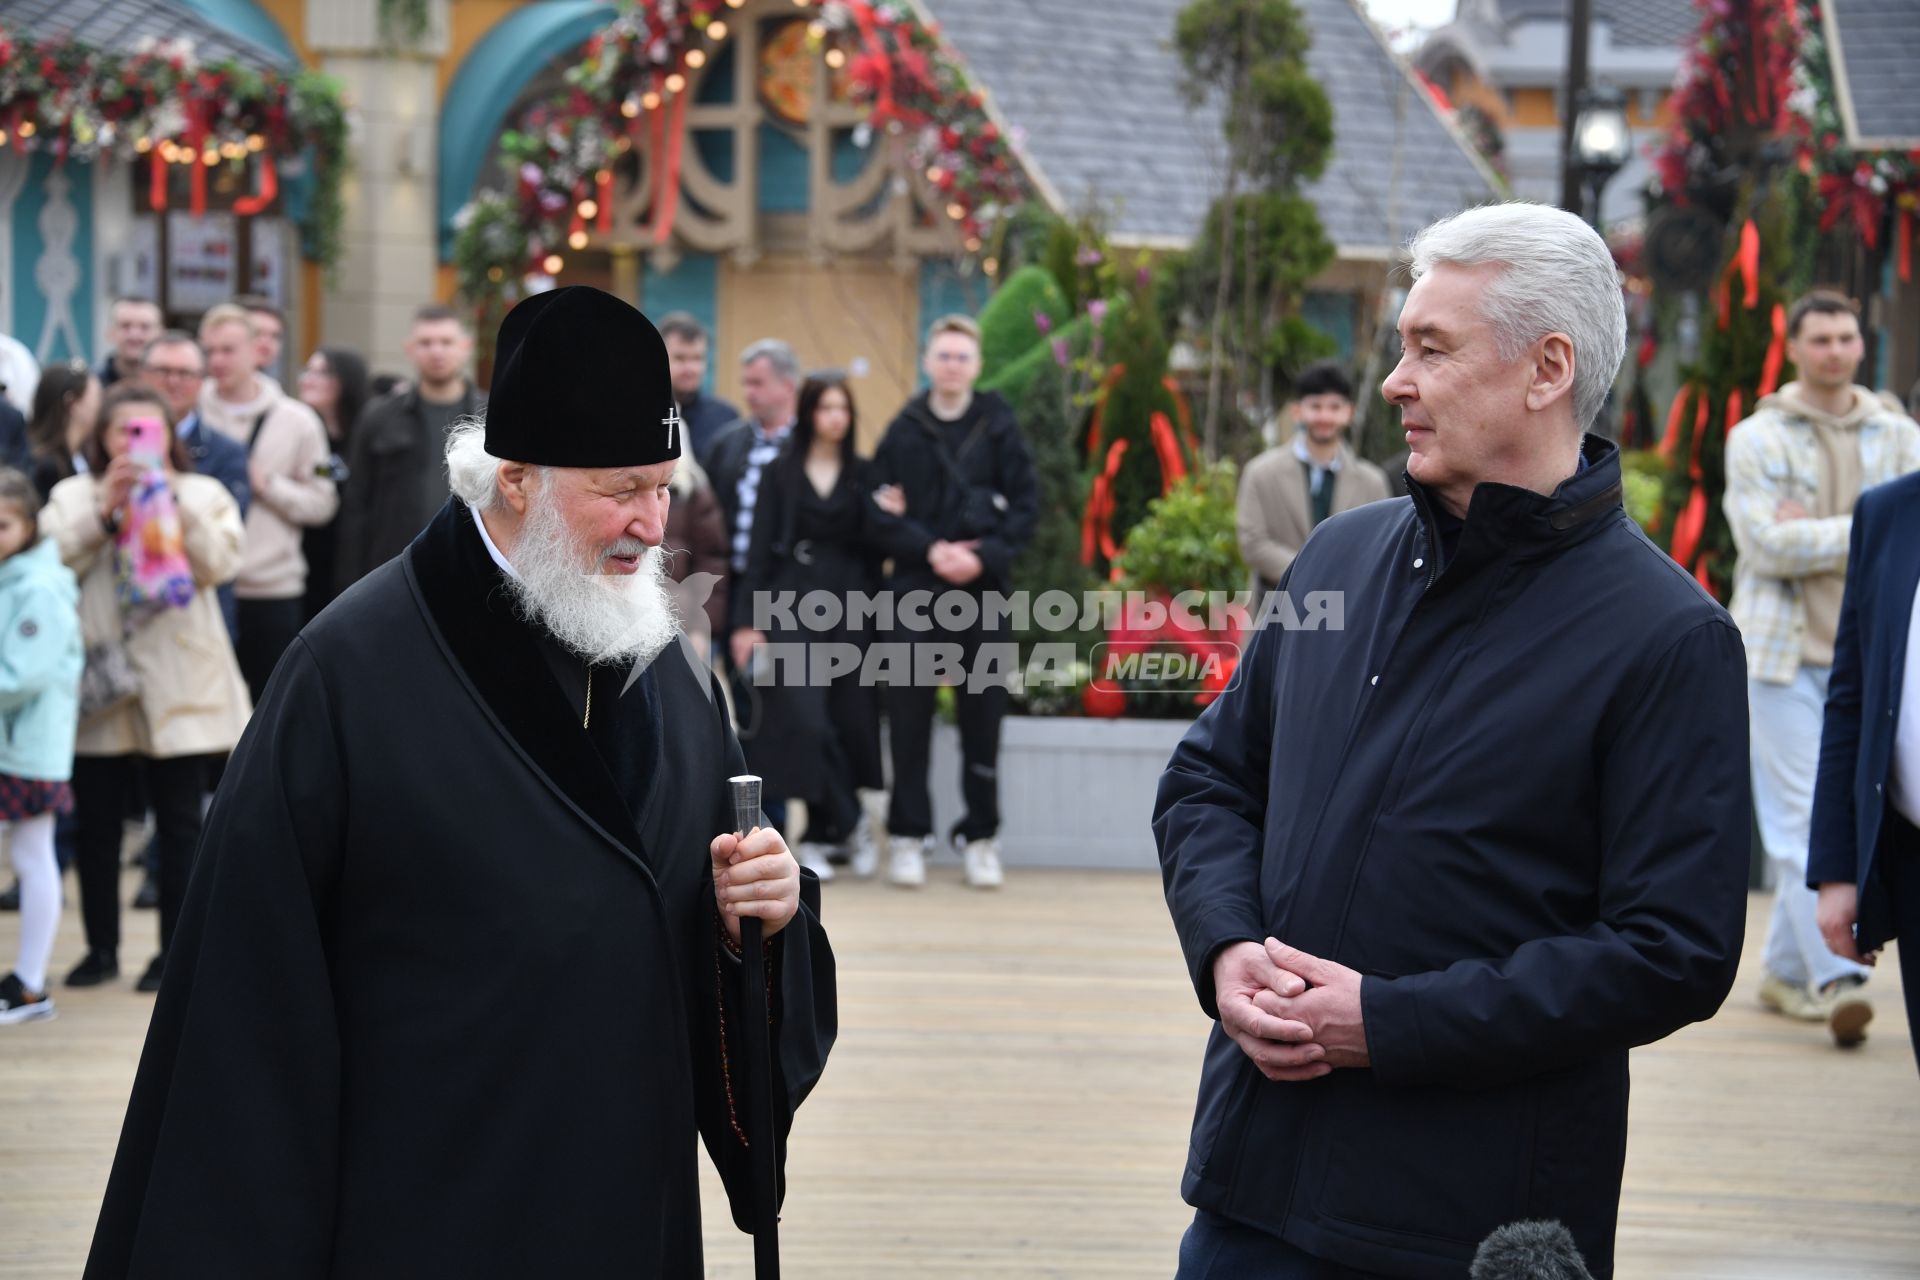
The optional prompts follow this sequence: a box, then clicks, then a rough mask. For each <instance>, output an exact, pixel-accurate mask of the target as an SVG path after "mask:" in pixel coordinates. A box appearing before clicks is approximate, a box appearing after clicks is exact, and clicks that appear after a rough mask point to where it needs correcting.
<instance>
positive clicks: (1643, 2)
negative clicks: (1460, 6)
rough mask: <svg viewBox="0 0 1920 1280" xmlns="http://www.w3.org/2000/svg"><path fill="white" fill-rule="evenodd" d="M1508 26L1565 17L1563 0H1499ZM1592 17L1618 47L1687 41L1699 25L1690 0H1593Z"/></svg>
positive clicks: (1697, 12) (1667, 45)
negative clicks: (1608, 32) (1608, 29)
mask: <svg viewBox="0 0 1920 1280" xmlns="http://www.w3.org/2000/svg"><path fill="white" fill-rule="evenodd" d="M1499 5H1500V16H1501V17H1502V18H1503V19H1504V20H1505V21H1506V24H1507V25H1508V26H1514V25H1517V24H1519V23H1521V22H1525V21H1527V20H1528V19H1530V18H1532V19H1546V20H1548V21H1552V22H1565V21H1566V20H1567V10H1568V7H1569V6H1568V3H1567V0H1499ZM1593 19H1594V21H1595V22H1604V23H1606V24H1607V25H1608V26H1609V27H1611V28H1612V31H1613V43H1614V44H1615V46H1617V47H1621V48H1652V49H1662V48H1669V47H1672V46H1674V45H1684V44H1687V43H1688V42H1689V41H1690V40H1691V39H1692V37H1693V33H1694V32H1695V31H1696V30H1698V29H1699V26H1700V11H1699V10H1698V9H1697V8H1695V7H1694V5H1693V0H1594V4H1593Z"/></svg>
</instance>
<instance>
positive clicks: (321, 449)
mask: <svg viewBox="0 0 1920 1280" xmlns="http://www.w3.org/2000/svg"><path fill="white" fill-rule="evenodd" d="M257 342H258V334H257V332H256V330H255V327H254V322H253V317H252V316H251V315H249V314H248V312H247V311H246V310H245V309H243V308H241V307H238V306H233V305H231V304H228V305H223V306H218V307H215V308H214V309H213V310H211V311H209V312H207V314H206V317H205V318H204V319H203V320H201V322H200V346H201V348H202V350H204V351H205V352H206V355H207V382H206V385H205V386H204V387H203V388H202V390H201V392H200V420H201V421H202V422H204V423H206V424H207V425H208V426H210V427H212V428H213V429H214V430H216V431H219V432H221V433H222V434H224V435H227V436H230V437H231V438H233V439H235V440H238V441H239V442H240V443H241V444H243V445H245V446H246V447H247V453H248V463H247V473H248V477H249V479H250V480H251V482H252V485H253V505H252V506H250V507H249V508H248V509H247V546H246V553H245V556H244V558H243V559H242V560H241V562H240V576H239V577H238V578H236V579H235V580H234V584H233V594H234V597H235V600H236V601H237V603H238V612H239V623H240V638H239V643H238V644H236V645H235V646H234V649H235V654H234V656H235V657H237V658H238V659H239V660H240V672H241V674H242V675H244V676H245V677H246V680H247V688H248V690H250V691H251V692H252V694H253V697H254V700H255V701H258V700H259V698H260V691H261V690H262V689H264V688H265V687H266V684H267V677H268V676H270V675H272V674H273V668H274V664H275V663H277V662H279V661H280V655H281V654H282V653H285V652H286V649H287V646H288V645H289V644H291V643H293V638H294V636H296V635H298V634H299V633H300V618H301V600H302V599H303V598H304V596H305V595H306V590H307V559H306V556H305V555H304V554H303V553H302V552H301V550H300V536H301V531H302V530H303V529H304V528H306V527H307V526H310V525H319V524H325V523H326V522H327V521H329V520H331V519H333V515H334V512H335V511H336V510H337V509H338V508H339V505H340V496H339V493H338V491H337V490H336V489H335V488H334V483H333V471H332V468H331V466H330V465H329V458H330V456H331V453H332V446H331V445H330V444H329V443H328V441H327V429H326V427H324V426H322V425H321V422H320V417H319V415H318V414H316V413H314V411H313V410H312V409H309V408H308V407H307V406H306V405H304V404H301V403H300V402H299V401H298V400H295V399H294V398H293V397H292V396H290V395H288V394H287V393H286V392H284V391H282V390H281V389H280V384H279V383H277V382H275V381H274V380H273V379H272V378H269V377H267V376H266V375H265V374H263V373H260V372H259V371H258V360H259V351H258V345H257Z"/></svg>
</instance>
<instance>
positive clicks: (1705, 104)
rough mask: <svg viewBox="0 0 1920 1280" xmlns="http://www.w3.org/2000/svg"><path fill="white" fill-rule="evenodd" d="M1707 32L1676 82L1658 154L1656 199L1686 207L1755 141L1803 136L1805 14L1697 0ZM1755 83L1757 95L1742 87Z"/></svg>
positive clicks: (1774, 1) (1751, 2)
mask: <svg viewBox="0 0 1920 1280" xmlns="http://www.w3.org/2000/svg"><path fill="white" fill-rule="evenodd" d="M1696 4H1697V7H1698V8H1699V9H1700V13H1701V18H1700V29H1699V31H1698V32H1697V33H1696V34H1695V36H1694V39H1693V43H1692V44H1691V45H1690V46H1689V47H1688V49H1687V53H1686V57H1685V58H1684V59H1683V61H1682V62H1681V65H1680V71H1679V74H1678V76H1677V78H1676V80H1675V83H1674V90H1673V95H1672V98H1671V100H1670V103H1669V110H1670V113H1671V115H1672V118H1673V126H1672V128H1671V129H1670V130H1669V131H1668V134H1667V138H1666V141H1665V143H1664V144H1663V145H1662V146H1661V147H1660V149H1659V150H1657V151H1656V152H1655V153H1654V155H1653V168H1654V175H1655V180H1654V193H1655V195H1656V196H1660V197H1664V198H1667V199H1671V200H1673V201H1675V202H1677V203H1681V204H1685V203H1689V202H1690V201H1692V200H1694V199H1697V198H1698V197H1699V196H1700V195H1701V194H1702V193H1703V192H1706V191H1709V190H1711V189H1712V188H1713V187H1714V186H1715V185H1716V184H1717V183H1719V182H1720V181H1721V176H1722V175H1723V174H1725V173H1726V172H1727V171H1728V170H1729V169H1731V168H1733V167H1735V166H1734V164H1733V149H1734V148H1735V147H1737V146H1740V145H1742V144H1743V143H1744V142H1746V141H1748V140H1750V139H1752V138H1753V137H1755V136H1756V135H1766V134H1773V135H1780V136H1787V137H1795V136H1798V134H1799V132H1800V130H1801V129H1802V128H1803V121H1802V118H1801V116H1800V114H1799V112H1798V111H1797V110H1796V109H1795V106H1796V101H1797V100H1795V99H1794V98H1793V89H1794V68H1795V58H1794V50H1795V47H1796V46H1797V45H1798V43H1799V41H1800V37H1801V31H1800V23H1799V15H1798V13H1797V12H1796V11H1795V9H1794V6H1793V5H1792V4H1791V3H1782V2H1781V0H1732V2H1729V0H1696ZM1749 82H1750V83H1751V84H1752V85H1753V89H1752V92H1751V93H1739V92H1738V90H1737V88H1736V86H1738V85H1740V84H1742V83H1749Z"/></svg>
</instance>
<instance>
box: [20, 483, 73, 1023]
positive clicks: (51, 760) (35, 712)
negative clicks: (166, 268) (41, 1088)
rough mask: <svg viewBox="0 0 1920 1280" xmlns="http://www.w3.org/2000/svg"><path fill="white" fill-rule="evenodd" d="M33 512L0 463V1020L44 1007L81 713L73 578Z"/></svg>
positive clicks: (27, 489) (30, 496)
mask: <svg viewBox="0 0 1920 1280" xmlns="http://www.w3.org/2000/svg"><path fill="white" fill-rule="evenodd" d="M39 512H40V498H39V494H38V493H37V492H36V491H35V490H34V487H33V484H32V482H31V481H29V480H28V479H27V477H26V476H24V475H21V474H20V473H19V472H18V471H12V470H8V469H5V468H0V828H4V829H6V831H7V833H8V834H9V835H10V836H11V839H10V840H9V842H8V843H9V845H10V846H11V849H12V853H13V868H14V872H15V874H17V875H18V876H19V877H20V954H19V958H18V960H17V961H16V962H15V964H14V967H13V972H11V973H9V974H8V975H7V976H6V977H5V978H4V979H0V1026H4V1025H6V1024H9V1023H15V1022H26V1021H29V1020H32V1019H36V1018H50V1017H52V1016H53V997H51V996H50V995H48V994H47V960H48V958H49V957H50V956H51V954H52V952H53V935H54V931H55V929H56V928H57V927H58V925H59V923H60V869H59V866H58V864H57V863H56V862H55V861H54V856H53V822H54V817H55V815H56V814H60V813H66V812H69V811H71V810H72V808H73V795H72V792H71V791H70V790H69V789H68V786H67V782H68V779H69V778H71V777H72V776H73V740H74V734H75V732H76V731H77V730H78V728H79V721H80V668H81V666H82V664H83V661H84V657H83V651H82V648H81V641H80V612H79V600H80V588H79V585H78V584H77V583H75V582H74V579H73V574H72V572H70V571H69V570H68V569H67V567H66V566H65V565H64V564H62V563H61V562H60V552H59V549H58V548H57V547H55V546H54V545H53V543H52V542H51V541H47V540H43V539H42V538H41V537H40V526H39Z"/></svg>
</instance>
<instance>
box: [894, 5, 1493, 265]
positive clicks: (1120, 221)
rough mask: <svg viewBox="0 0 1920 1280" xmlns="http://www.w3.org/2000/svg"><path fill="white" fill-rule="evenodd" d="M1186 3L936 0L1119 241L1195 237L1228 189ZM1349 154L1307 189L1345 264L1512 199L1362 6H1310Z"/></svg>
mask: <svg viewBox="0 0 1920 1280" xmlns="http://www.w3.org/2000/svg"><path fill="white" fill-rule="evenodd" d="M1185 3H1186V0H924V8H926V9H927V10H928V11H929V12H930V14H931V16H932V17H933V18H935V19H936V20H937V21H938V22H939V23H940V26H941V28H942V29H943V30H944V31H945V32H946V34H947V37H948V38H949V39H950V40H951V41H952V43H953V45H954V47H955V48H956V49H957V50H958V51H959V53H960V54H961V56H962V57H963V58H965V60H966V62H967V66H968V68H969V70H971V71H972V73H973V74H974V76H975V77H976V78H977V79H978V80H979V81H980V82H981V83H982V84H983V85H985V86H986V88H987V90H988V92H989V94H990V95H991V96H992V98H993V101H994V103H995V105H996V106H997V107H998V109H999V110H1000V112H1001V113H1002V114H1003V115H1004V116H1005V117H1006V119H1007V121H1008V123H1009V124H1010V125H1011V126H1013V127H1015V128H1017V129H1020V130H1021V131H1022V133H1023V134H1024V140H1023V146H1024V151H1025V154H1026V156H1027V158H1028V160H1029V163H1030V165H1031V166H1032V168H1033V169H1035V170H1036V171H1037V172H1036V174H1035V177H1036V181H1037V182H1038V184H1039V185H1040V186H1041V187H1042V188H1043V190H1045V191H1046V193H1047V194H1048V196H1049V198H1050V199H1052V200H1053V201H1054V202H1055V203H1056V204H1057V205H1059V206H1061V207H1063V208H1064V209H1065V210H1066V211H1068V212H1073V211H1076V210H1078V209H1080V208H1082V207H1084V206H1086V205H1087V204H1088V203H1089V202H1095V203H1098V204H1099V205H1100V206H1101V207H1102V208H1103V209H1104V210H1105V211H1106V212H1107V213H1108V214H1109V216H1110V225H1111V229H1112V233H1113V235H1114V237H1115V239H1116V240H1118V241H1120V242H1122V243H1126V242H1140V243H1150V244H1184V243H1186V242H1188V241H1189V240H1191V239H1192V238H1193V237H1194V235H1195V234H1196V233H1197V231H1198V230H1199V228H1200V224H1201V222H1202V221H1203V220H1204V219H1205V217H1206V213H1207V207H1208V205H1209V204H1210V203H1211V202H1212V200H1213V199H1214V197H1215V195H1216V194H1217V193H1218V192H1219V191H1220V189H1221V181H1220V179H1221V170H1222V165H1223V163H1224V161H1225V151H1226V146H1225V142H1224V140H1223V139H1222V137H1221V132H1220V112H1221V108H1220V104H1219V103H1218V102H1210V103H1208V104H1207V105H1205V106H1203V107H1200V108H1190V107H1189V106H1188V105H1187V103H1186V99H1185V98H1184V97H1183V96H1182V94H1181V88H1180V86H1181V78H1182V73H1181V67H1180V60H1179V58H1178V56H1177V55H1176V54H1175V53H1174V51H1173V45H1172V41H1173V26H1174V19H1175V17H1176V16H1177V15H1178V14H1179V12H1180V10H1181V9H1182V8H1183V7H1184V6H1185ZM1296 3H1297V4H1298V5H1299V7H1300V10H1301V12H1302V14H1303V15H1304V16H1305V18H1306V21H1307V25H1308V27H1309V28H1310V29H1311V30H1312V32H1313V46H1312V48H1311V49H1310V50H1309V52H1308V55H1307V61H1308V65H1309V67H1310V68H1311V69H1312V71H1313V74H1314V77H1315V78H1316V79H1317V80H1319V82H1320V84H1321V85H1322V86H1323V87H1324V88H1325V89H1326V91H1327V96H1328V97H1329V98H1330V99H1331V100H1332V102H1333V129H1334V148H1333V156H1332V159H1331V160H1330V161H1329V162H1328V164H1327V169H1326V172H1325V174H1324V175H1322V176H1321V178H1320V179H1319V180H1318V181H1316V182H1314V183H1313V184H1312V185H1311V186H1310V187H1309V188H1308V194H1309V195H1310V196H1311V197H1312V198H1313V200H1314V202H1315V204H1316V205H1318V206H1319V210H1320V220H1321V222H1322V223H1323V224H1324V225H1325V227H1326V230H1327V234H1328V236H1329V237H1331V238H1332V240H1333V242H1334V243H1335V245H1337V246H1338V247H1339V249H1340V251H1341V254H1342V256H1346V257H1366V256H1378V255H1380V254H1382V253H1384V252H1386V251H1388V250H1391V249H1392V248H1394V247H1395V246H1398V245H1399V244H1401V243H1402V242H1404V241H1405V240H1406V239H1407V237H1408V236H1409V235H1411V234H1412V233H1413V232H1414V231H1417V230H1418V229H1419V228H1420V227H1422V226H1424V225H1426V224H1427V223H1428V222H1431V221H1433V220H1434V219H1436V218H1440V217H1444V216H1446V215H1447V214H1450V213H1456V212H1458V211H1459V210H1461V209H1463V208H1466V207H1468V206H1470V205H1474V204H1481V203H1485V202H1486V201H1488V200H1491V199H1495V198H1497V192H1496V190H1495V187H1494V183H1493V181H1492V179H1491V178H1490V177H1489V175H1488V173H1487V171H1486V170H1485V169H1483V168H1482V167H1481V166H1480V165H1479V164H1478V162H1477V160H1476V158H1475V157H1474V156H1473V154H1472V153H1471V151H1470V149H1469V147H1468V144H1467V143H1466V142H1465V141H1464V140H1462V139H1461V138H1460V137H1459V136H1458V135H1457V134H1455V133H1454V132H1453V131H1452V130H1451V129H1449V128H1448V127H1447V126H1446V125H1445V124H1444V123H1443V122H1442V121H1441V118H1440V117H1439V115H1438V114H1437V113H1436V112H1435V110H1434V109H1433V107H1432V105H1431V102H1430V100H1429V99H1428V98H1427V96H1426V94H1425V93H1424V92H1423V91H1422V90H1421V89H1420V87H1419V86H1418V84H1417V83H1416V82H1415V81H1414V79H1413V78H1412V75H1411V73H1410V72H1409V71H1408V70H1407V69H1406V67H1405V65H1404V64H1403V63H1402V62H1401V61H1400V60H1399V59H1398V58H1397V57H1396V56H1395V55H1394V54H1393V53H1392V52H1390V51H1389V50H1388V48H1387V46H1386V44H1385V43H1384V42H1383V41H1382V40H1381V38H1380V36H1379V35H1378V33H1377V32H1376V31H1375V30H1374V28H1373V26H1372V24H1371V23H1370V22H1368V20H1367V19H1366V18H1365V17H1364V16H1363V15H1362V14H1361V12H1360V10H1359V9H1358V8H1357V7H1356V5H1355V3H1354V0H1296Z"/></svg>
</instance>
